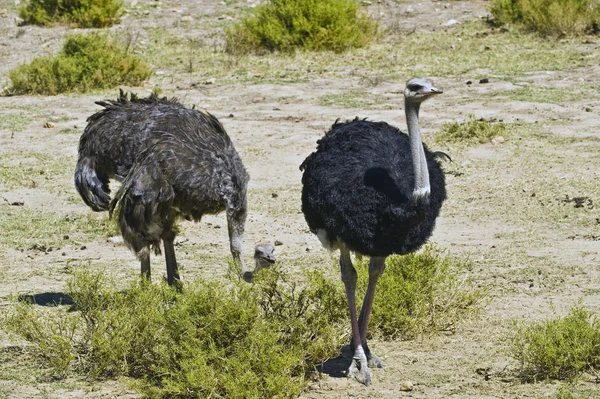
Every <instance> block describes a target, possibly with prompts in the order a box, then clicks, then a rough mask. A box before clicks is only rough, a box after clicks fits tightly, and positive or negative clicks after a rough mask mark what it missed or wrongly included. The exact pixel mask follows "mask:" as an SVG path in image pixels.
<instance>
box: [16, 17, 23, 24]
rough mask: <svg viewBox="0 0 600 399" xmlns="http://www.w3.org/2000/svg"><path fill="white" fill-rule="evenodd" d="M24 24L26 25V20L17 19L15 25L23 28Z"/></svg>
mask: <svg viewBox="0 0 600 399" xmlns="http://www.w3.org/2000/svg"><path fill="white" fill-rule="evenodd" d="M24 23H25V20H24V19H23V18H19V17H15V24H17V25H18V26H21V25H23V24H24Z"/></svg>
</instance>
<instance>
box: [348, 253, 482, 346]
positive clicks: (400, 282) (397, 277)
mask: <svg viewBox="0 0 600 399" xmlns="http://www.w3.org/2000/svg"><path fill="white" fill-rule="evenodd" d="M386 265H387V267H386V270H385V272H384V273H383V275H382V276H381V277H380V278H379V281H378V283H377V289H376V291H375V300H374V305H373V311H372V315H371V321H370V330H369V332H370V334H373V335H376V336H380V337H381V338H384V339H398V338H400V339H412V338H415V337H417V336H419V335H422V334H433V333H436V332H440V331H446V332H448V331H454V330H455V329H456V328H457V326H458V324H459V323H460V322H461V320H463V319H464V318H465V316H466V315H467V314H468V313H471V312H473V311H475V310H476V309H477V308H478V305H479V303H480V302H481V301H482V300H483V297H484V292H483V291H482V290H480V289H476V288H474V286H473V282H472V281H471V279H470V278H469V277H468V269H469V267H470V266H469V264H468V263H466V262H463V261H458V260H455V259H451V258H449V257H445V256H442V255H441V254H440V253H439V251H437V250H436V249H435V248H434V247H432V246H427V247H426V248H425V249H424V250H423V251H422V252H420V253H413V254H408V255H404V256H396V255H395V256H390V257H389V258H388V259H387V261H386ZM357 271H358V275H359V283H358V290H359V291H360V292H362V293H364V292H366V288H367V282H368V260H367V259H364V260H362V261H361V262H360V264H359V265H358V267H357Z"/></svg>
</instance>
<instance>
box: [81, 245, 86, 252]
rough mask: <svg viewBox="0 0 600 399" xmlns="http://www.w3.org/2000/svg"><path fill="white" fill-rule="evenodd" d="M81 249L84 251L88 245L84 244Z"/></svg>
mask: <svg viewBox="0 0 600 399" xmlns="http://www.w3.org/2000/svg"><path fill="white" fill-rule="evenodd" d="M79 249H80V250H82V251H84V250H86V249H87V247H86V246H85V245H82V246H81V247H80V248H79Z"/></svg>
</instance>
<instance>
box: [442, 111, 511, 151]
mask: <svg viewBox="0 0 600 399" xmlns="http://www.w3.org/2000/svg"><path fill="white" fill-rule="evenodd" d="M505 130H506V129H505V125H504V124H503V123H491V122H489V121H486V120H484V119H475V116H474V115H472V114H470V115H468V116H467V118H466V119H465V121H464V122H462V123H460V122H456V121H455V122H447V123H444V125H443V126H442V130H441V131H440V132H439V133H438V134H437V135H436V136H435V141H436V142H438V143H467V144H469V143H471V144H472V143H479V144H484V143H489V142H490V141H491V140H492V139H493V138H494V137H496V136H503V135H504V134H505Z"/></svg>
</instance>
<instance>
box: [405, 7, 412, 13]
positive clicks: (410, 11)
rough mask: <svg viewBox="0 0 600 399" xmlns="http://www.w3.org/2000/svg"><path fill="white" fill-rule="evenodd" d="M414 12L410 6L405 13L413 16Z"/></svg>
mask: <svg viewBox="0 0 600 399" xmlns="http://www.w3.org/2000/svg"><path fill="white" fill-rule="evenodd" d="M413 11H414V8H413V7H412V6H408V7H406V11H404V12H405V13H406V14H411V13H412V12H413Z"/></svg>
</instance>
